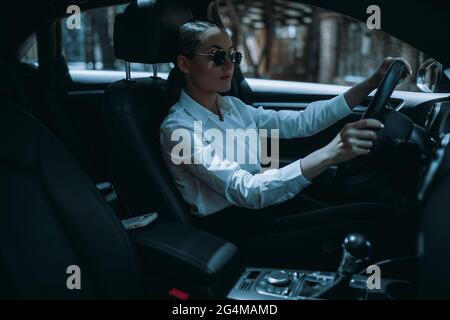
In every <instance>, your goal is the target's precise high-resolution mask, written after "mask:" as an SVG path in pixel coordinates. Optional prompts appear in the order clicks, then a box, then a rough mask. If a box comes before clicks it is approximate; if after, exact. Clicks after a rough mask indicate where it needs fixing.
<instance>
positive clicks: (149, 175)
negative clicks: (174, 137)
mask: <svg viewBox="0 0 450 320" xmlns="http://www.w3.org/2000/svg"><path fill="white" fill-rule="evenodd" d="M191 18H192V12H191V10H190V9H189V8H188V7H187V6H186V4H185V2H184V1H179V0H170V1H167V0H163V1H154V2H151V3H150V2H148V1H133V2H132V3H131V4H130V5H129V6H128V7H127V8H126V10H125V12H124V13H123V14H120V15H118V16H116V20H115V24H114V50H115V54H116V56H117V57H118V58H121V59H124V60H126V61H130V62H139V63H161V62H169V61H171V60H172V56H173V53H174V50H176V48H175V47H174V43H176V41H174V39H175V35H176V32H177V27H178V26H179V25H181V24H183V23H184V22H186V21H188V20H190V19H191ZM137 30H139V32H140V33H141V34H140V36H139V37H137V36H130V35H131V34H133V33H135V32H136V31H137ZM166 86H167V85H166V80H163V79H160V78H154V77H152V78H140V79H132V80H131V81H126V80H121V81H118V82H115V83H113V84H111V85H110V86H109V87H108V88H107V89H106V91H105V96H106V103H105V116H104V118H105V120H106V121H107V124H106V127H107V128H108V131H109V139H108V140H109V157H108V158H109V167H110V174H111V176H112V180H113V182H114V184H115V186H116V188H117V189H118V191H119V193H120V194H121V196H122V198H123V200H124V201H125V203H126V204H127V206H128V208H129V209H130V211H131V214H132V215H140V214H143V213H146V212H149V211H157V212H158V213H159V214H160V216H163V217H169V218H173V219H176V220H178V221H182V222H184V223H191V222H192V220H191V217H190V213H189V210H188V207H187V205H186V203H185V202H184V201H183V199H182V198H181V195H180V194H179V192H178V190H177V189H176V187H175V185H174V183H173V180H172V178H171V176H170V174H169V173H168V170H167V168H166V166H165V164H164V162H163V160H162V158H161V148H160V142H159V135H160V134H159V127H160V124H161V122H162V120H163V119H164V117H165V116H166V115H167V112H168V110H169V106H168V103H167V97H166Z"/></svg>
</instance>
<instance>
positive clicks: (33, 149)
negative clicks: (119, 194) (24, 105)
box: [0, 98, 143, 299]
mask: <svg viewBox="0 0 450 320" xmlns="http://www.w3.org/2000/svg"><path fill="white" fill-rule="evenodd" d="M0 145H1V146H2V147H1V148H0V177H1V178H0V197H1V199H0V297H3V298H39V299H45V298H64V299H70V298H113V299H116V298H139V297H142V296H143V288H142V287H141V286H142V283H141V270H140V267H139V265H138V263H137V259H136V254H135V250H134V248H133V246H132V245H131V242H130V240H129V238H128V236H127V234H126V232H125V230H124V229H123V227H122V226H121V224H120V221H119V220H118V219H117V217H116V216H115V214H114V213H113V212H112V211H111V209H110V208H109V207H108V205H107V203H106V202H105V201H104V199H103V198H102V196H101V195H100V194H99V193H98V191H97V190H96V188H95V186H94V185H93V184H92V182H91V181H90V179H89V178H88V177H87V176H86V175H85V174H84V172H83V171H82V170H81V169H80V168H79V166H78V165H77V164H76V163H75V162H74V161H73V160H72V158H71V157H70V156H69V154H68V153H67V152H66V150H65V149H64V147H63V146H62V145H61V144H60V143H59V141H58V140H57V139H56V138H55V137H54V136H53V135H52V134H51V133H50V132H49V131H48V130H47V129H46V128H44V127H43V126H42V125H41V124H40V123H39V122H38V121H37V120H36V119H35V118H33V117H32V116H31V115H30V114H28V113H27V112H25V111H24V110H22V109H21V108H20V107H18V106H17V105H15V104H13V103H12V102H10V101H9V100H6V99H4V98H0ZM71 265H77V266H79V267H80V268H81V275H82V290H68V288H67V286H66V281H67V278H68V276H69V274H67V273H66V272H67V268H68V267H69V266H71Z"/></svg>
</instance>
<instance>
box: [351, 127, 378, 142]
mask: <svg viewBox="0 0 450 320" xmlns="http://www.w3.org/2000/svg"><path fill="white" fill-rule="evenodd" d="M345 136H346V137H348V138H349V139H351V138H356V139H360V140H368V141H375V140H376V139H377V134H376V132H375V131H372V130H359V129H352V130H349V132H347V133H346V135H345ZM345 136H344V137H345Z"/></svg>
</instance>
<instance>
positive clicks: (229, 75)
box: [220, 74, 231, 80]
mask: <svg viewBox="0 0 450 320" xmlns="http://www.w3.org/2000/svg"><path fill="white" fill-rule="evenodd" d="M230 78H231V74H228V75H226V76H223V77H221V78H220V79H223V80H226V79H230Z"/></svg>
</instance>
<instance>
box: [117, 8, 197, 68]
mask: <svg viewBox="0 0 450 320" xmlns="http://www.w3.org/2000/svg"><path fill="white" fill-rule="evenodd" d="M191 19H193V14H192V11H191V9H190V8H189V6H188V5H186V1H182V0H155V1H151V0H134V1H133V2H132V3H130V4H129V5H128V7H127V8H126V9H125V11H124V13H122V14H119V15H117V16H116V19H115V22H114V52H115V55H116V57H117V58H119V59H122V60H125V61H128V62H135V63H147V64H154V63H164V62H171V61H172V60H173V58H174V56H175V54H176V52H177V51H176V50H177V47H176V45H177V41H176V39H177V37H178V27H179V26H181V25H182V24H184V23H185V22H187V21H189V20H191Z"/></svg>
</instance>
